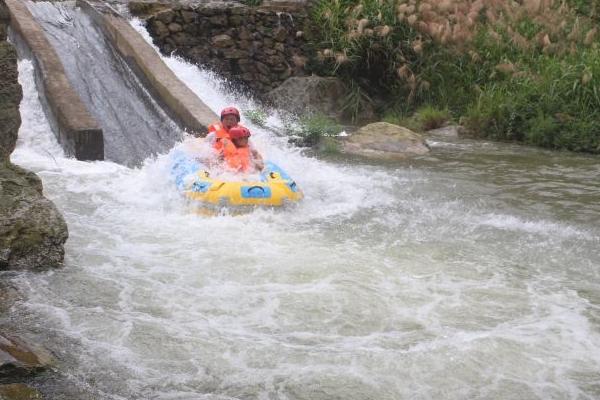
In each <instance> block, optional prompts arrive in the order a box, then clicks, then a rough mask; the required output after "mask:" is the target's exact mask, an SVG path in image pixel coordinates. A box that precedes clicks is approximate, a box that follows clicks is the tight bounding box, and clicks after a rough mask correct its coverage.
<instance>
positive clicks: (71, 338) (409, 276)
mask: <svg viewBox="0 0 600 400" xmlns="http://www.w3.org/2000/svg"><path fill="white" fill-rule="evenodd" d="M132 24H133V25H134V26H135V27H136V29H138V30H139V31H140V32H141V33H142V34H145V35H146V33H145V30H144V28H143V27H142V26H141V24H140V23H139V22H138V21H133V22H132ZM146 37H147V35H146ZM165 62H166V63H167V64H168V65H169V66H170V67H171V68H172V69H173V70H174V71H175V73H176V74H177V75H178V76H179V77H180V78H181V79H182V80H183V81H184V82H186V83H187V84H188V85H189V86H190V87H191V88H192V90H194V91H195V92H196V93H197V94H198V95H199V96H200V97H201V98H202V100H204V101H205V102H206V103H207V104H208V105H209V106H210V107H211V108H212V109H213V110H215V111H218V110H219V109H220V108H221V107H223V106H225V105H236V106H238V107H240V108H242V109H251V108H253V107H254V105H253V104H252V101H251V100H248V99H245V98H243V97H241V96H240V95H235V94H231V93H225V92H223V91H222V90H221V89H220V86H219V84H218V81H217V80H216V79H215V78H214V77H212V76H211V75H210V74H208V73H206V72H203V71H201V70H199V69H198V68H196V67H194V66H192V65H189V64H187V63H185V62H183V61H181V60H178V59H176V58H172V57H166V58H165ZM19 76H20V81H21V84H22V85H23V88H24V92H25V93H24V100H23V102H22V104H21V115H22V117H23V125H22V127H21V130H20V131H19V142H18V147H17V149H16V150H15V152H14V154H13V156H12V161H13V162H14V163H16V164H19V165H21V166H23V167H25V168H29V169H31V170H33V171H35V172H36V173H37V174H38V175H39V176H40V177H41V178H42V180H43V183H44V190H45V194H46V196H47V197H49V198H50V199H51V200H52V201H54V202H55V203H56V204H57V206H58V208H59V209H60V210H61V211H62V212H63V214H64V216H65V218H66V220H67V223H68V225H69V232H70V237H69V240H68V242H67V244H66V259H65V266H64V268H62V269H58V270H53V271H48V272H44V273H21V274H15V275H14V276H13V279H14V280H16V281H18V283H19V285H20V286H24V287H26V296H25V297H26V300H24V301H23V302H22V303H20V304H18V305H17V307H16V310H15V313H16V315H19V316H21V317H22V319H23V320H24V321H25V322H24V323H25V324H26V325H28V326H29V328H30V329H31V331H32V332H34V333H37V335H38V340H39V341H42V342H44V343H45V345H46V346H47V347H48V348H50V349H51V350H52V351H53V352H54V353H55V354H56V356H57V358H58V360H59V363H58V365H57V368H56V369H57V371H56V372H55V374H56V375H55V378H54V381H52V379H47V380H45V381H40V382H39V383H38V387H40V389H41V390H42V391H43V392H45V393H46V394H48V395H49V397H48V398H53V399H60V398H65V399H66V398H75V397H69V396H70V393H71V396H73V395H72V393H77V397H76V398H81V399H83V398H90V399H165V400H166V399H207V400H208V399H210V400H216V399H261V400H262V399H264V400H267V399H307V400H308V399H311V400H314V399H344V400H347V399H377V400H386V399H389V400H396V399H510V398H513V399H517V398H518V399H595V398H599V397H600V383H599V382H600V250H599V249H600V228H599V226H600V225H599V224H598V222H599V221H600V216H599V215H598V211H599V210H598V206H597V200H598V199H600V189H599V184H598V183H597V181H596V182H590V181H588V183H584V181H585V179H584V178H585V177H586V176H587V175H586V174H587V173H590V172H589V171H595V174H596V175H595V176H596V179H597V173H598V171H600V167H599V163H598V161H597V159H592V158H586V157H584V156H574V155H562V156H560V157H563V158H564V159H568V160H576V161H577V162H573V163H571V162H570V161H561V160H562V159H557V160H554V161H556V162H555V163H553V164H549V163H548V161H546V158H544V157H539V158H541V159H542V161H539V163H538V164H535V165H529V164H527V163H520V161H519V160H518V159H515V158H518V157H516V156H514V155H517V156H518V155H519V154H521V153H518V152H519V151H520V150H518V148H517V147H511V146H504V145H495V144H492V145H486V146H481V145H478V144H477V143H473V142H468V141H462V142H461V141H459V142H457V143H458V144H459V145H460V146H453V145H444V143H441V144H436V145H435V146H434V150H433V152H432V156H431V157H425V158H423V159H420V160H416V161H414V162H411V161H407V162H405V163H402V164H399V165H377V164H373V163H365V162H351V163H350V162H348V161H344V160H343V159H339V160H337V161H336V160H329V161H327V160H319V159H316V158H313V157H309V156H306V155H304V154H303V152H302V151H301V150H299V149H297V148H293V147H291V146H289V145H287V144H286V143H285V141H284V140H283V139H281V138H279V137H277V136H275V135H273V134H272V133H270V131H267V130H264V129H261V128H260V127H258V126H253V125H252V124H251V123H250V122H249V121H243V122H244V123H245V124H246V125H249V126H250V128H251V130H252V132H253V133H255V135H253V140H254V141H255V143H256V145H257V146H258V148H259V149H260V150H261V152H262V153H263V154H264V155H265V156H266V157H267V158H269V159H271V160H274V161H275V162H277V163H278V164H280V165H281V166H282V167H284V168H285V169H286V170H287V171H288V172H289V173H290V175H291V176H293V177H294V178H295V179H296V180H297V182H298V185H299V186H300V187H301V188H302V189H303V190H304V192H305V195H306V198H305V199H304V201H303V202H302V203H301V204H300V205H299V206H298V207H297V208H294V209H291V210H285V211H273V210H257V211H255V212H253V213H250V214H247V215H242V216H235V217H234V216H228V215H223V216H217V217H212V218H202V217H197V216H194V215H190V214H188V213H187V212H186V208H185V206H184V204H183V203H182V201H181V199H180V198H179V196H178V194H177V192H176V190H175V188H174V186H173V183H172V182H171V181H170V178H169V165H168V155H164V154H163V155H159V156H157V157H154V158H150V159H147V160H146V161H145V163H144V164H143V166H141V167H140V168H128V167H125V166H122V165H118V164H114V163H111V162H93V163H88V162H80V161H76V160H73V159H69V158H65V156H64V154H63V153H62V151H61V149H60V147H59V146H58V145H57V143H56V141H55V139H54V137H53V136H52V133H51V131H50V128H49V126H48V123H47V121H46V119H45V116H44V113H43V112H42V108H41V106H40V104H39V101H38V100H37V92H36V89H35V86H34V84H33V73H32V65H31V62H30V61H27V60H22V61H20V62H19ZM274 115H275V116H274V117H272V118H271V119H270V120H269V124H270V126H271V127H274V128H277V126H279V124H280V122H279V121H278V119H277V117H276V114H274ZM469 152H470V153H471V154H474V155H471V156H468V155H465V154H467V153H469ZM539 153H540V152H539V151H537V150H527V152H526V153H525V156H529V155H531V154H539ZM475 155H477V156H475ZM557 157H558V156H557ZM577 157H580V158H577ZM491 159H493V160H494V162H493V163H492V162H491ZM482 160H483V161H482ZM561 162H564V163H568V164H569V166H565V167H564V168H563V167H561V165H562V164H561ZM581 163H583V165H584V167H585V168H584V167H578V166H577V165H581ZM499 164H502V165H503V167H502V168H499ZM571 164H573V165H571ZM577 168H579V169H577ZM578 174H579V175H578ZM563 176H568V179H566V178H565V179H563V178H562V177H563ZM577 176H582V178H581V179H580V180H579V181H577ZM519 177H520V178H523V179H525V180H527V182H528V183H527V185H526V186H523V187H525V188H528V189H529V190H530V191H531V193H530V194H528V193H527V190H523V187H521V188H520V187H518V184H519V182H521V183H522V182H523V181H519V179H518V178H519ZM513 178H514V179H513ZM568 181H571V182H574V183H573V185H575V186H573V185H571V186H568V185H567V184H566V182H568ZM549 182H551V183H552V185H550V183H549ZM577 185H580V186H581V185H583V186H585V190H584V189H583V188H581V187H580V189H581V196H583V197H577V196H579V195H577V196H576V195H573V196H572V197H571V198H569V199H572V201H571V202H570V203H568V202H564V203H562V202H560V201H559V200H557V197H556V196H553V195H554V194H557V193H559V194H560V193H563V194H564V196H567V197H568V196H569V192H568V188H569V187H571V188H572V187H577ZM561 191H562V192H561ZM586 196H587V197H586ZM577 199H579V200H577ZM594 199H595V200H596V201H592V200H594ZM578 209H584V211H583V212H584V213H587V217H586V218H585V219H578V218H577V217H576V216H575V214H578V212H577V210H578ZM585 210H587V211H585ZM594 216H595V219H594ZM86 396H88V397H86Z"/></svg>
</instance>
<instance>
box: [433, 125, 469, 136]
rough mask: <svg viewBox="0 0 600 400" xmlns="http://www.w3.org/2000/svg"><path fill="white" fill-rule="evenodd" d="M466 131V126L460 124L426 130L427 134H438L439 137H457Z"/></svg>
mask: <svg viewBox="0 0 600 400" xmlns="http://www.w3.org/2000/svg"><path fill="white" fill-rule="evenodd" d="M463 131H464V128H463V127H462V126H460V125H448V126H444V127H442V128H437V129H431V130H428V131H427V132H425V133H426V134H427V135H431V136H438V137H447V138H456V137H458V136H459V135H461V134H462V133H463Z"/></svg>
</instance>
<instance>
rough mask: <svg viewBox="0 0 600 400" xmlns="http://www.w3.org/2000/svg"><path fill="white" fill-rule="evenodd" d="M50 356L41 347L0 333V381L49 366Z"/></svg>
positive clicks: (26, 374) (8, 380) (22, 375)
mask: <svg viewBox="0 0 600 400" xmlns="http://www.w3.org/2000/svg"><path fill="white" fill-rule="evenodd" d="M52 363H53V360H52V356H51V355H50V354H48V352H47V351H46V350H44V349H42V348H39V347H37V346H34V345H31V344H28V343H25V342H24V341H23V340H20V339H17V338H14V337H11V336H8V335H4V334H1V333H0V382H8V383H12V382H10V381H11V380H13V379H17V378H19V377H24V376H28V375H32V374H35V373H38V372H41V371H43V370H45V369H46V368H48V367H49V366H51V365H52Z"/></svg>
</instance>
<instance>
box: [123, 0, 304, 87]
mask: <svg viewBox="0 0 600 400" xmlns="http://www.w3.org/2000/svg"><path fill="white" fill-rule="evenodd" d="M152 7H153V6H151V5H149V3H144V4H143V5H142V4H138V3H134V4H131V3H130V12H131V13H132V14H133V15H138V16H144V15H146V13H147V10H149V9H152ZM307 7H308V6H307V5H306V4H305V3H303V2H285V3H282V4H280V5H277V4H276V3H274V4H269V5H268V6H264V7H248V6H246V5H244V4H241V3H237V2H231V1H218V2H216V1H215V2H208V3H203V2H199V1H194V2H177V3H173V4H172V5H171V7H170V8H167V9H164V7H163V4H162V3H161V4H159V5H157V6H156V9H157V10H160V11H156V12H154V13H153V14H152V15H151V16H150V17H148V18H147V20H146V24H147V28H148V32H149V33H150V35H151V37H152V40H153V41H154V44H155V45H156V46H157V47H158V48H159V49H160V51H161V52H162V53H163V54H167V55H169V54H172V53H174V54H176V55H178V56H180V57H182V58H184V59H186V60H188V61H190V62H192V63H194V64H197V65H200V66H202V67H205V68H208V69H210V70H212V71H214V72H216V73H218V74H221V75H223V76H224V77H226V78H227V80H228V82H231V83H237V84H241V85H242V86H244V87H247V88H249V89H251V90H252V91H253V93H254V94H256V95H258V96H259V97H261V96H262V95H264V94H265V93H267V92H268V91H269V90H272V89H274V88H275V87H277V86H279V85H280V84H281V83H282V82H284V81H285V80H286V79H287V78H289V77H290V76H301V75H305V74H306V71H305V65H306V63H307V54H308V48H307V43H306V39H305V37H304V34H303V31H304V30H305V29H304V27H305V23H306V21H307V15H306V10H307Z"/></svg>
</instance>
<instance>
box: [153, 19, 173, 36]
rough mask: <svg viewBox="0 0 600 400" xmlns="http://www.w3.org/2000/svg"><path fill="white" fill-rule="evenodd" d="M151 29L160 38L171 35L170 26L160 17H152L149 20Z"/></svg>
mask: <svg viewBox="0 0 600 400" xmlns="http://www.w3.org/2000/svg"><path fill="white" fill-rule="evenodd" d="M149 25H150V31H151V32H153V33H154V34H155V35H156V36H158V38H159V39H164V38H165V37H167V36H169V33H170V32H169V28H168V27H167V25H165V23H164V22H162V21H160V20H158V19H151V20H150V21H149Z"/></svg>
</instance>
